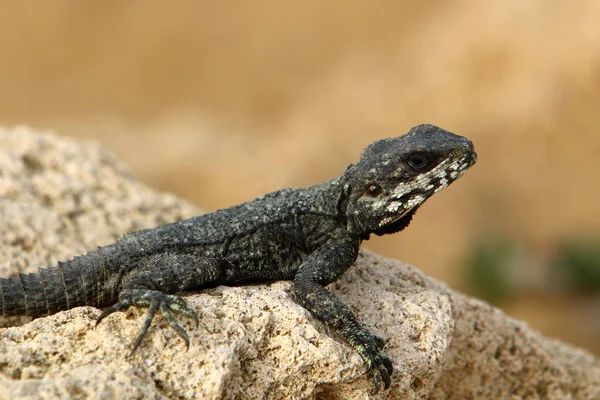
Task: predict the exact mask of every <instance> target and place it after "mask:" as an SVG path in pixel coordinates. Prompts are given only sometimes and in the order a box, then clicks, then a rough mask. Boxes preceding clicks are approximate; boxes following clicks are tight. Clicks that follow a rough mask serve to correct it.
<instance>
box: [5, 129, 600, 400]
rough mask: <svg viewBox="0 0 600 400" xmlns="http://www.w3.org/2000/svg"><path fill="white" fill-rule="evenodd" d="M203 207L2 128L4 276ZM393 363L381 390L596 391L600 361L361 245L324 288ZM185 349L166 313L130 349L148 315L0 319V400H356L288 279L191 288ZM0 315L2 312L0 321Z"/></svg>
mask: <svg viewBox="0 0 600 400" xmlns="http://www.w3.org/2000/svg"><path fill="white" fill-rule="evenodd" d="M196 213H199V210H197V209H195V208H194V207H192V206H191V205H189V204H188V203H185V202H184V201H181V200H178V199H176V198H175V197H173V196H170V195H165V194H160V193H156V192H154V191H152V190H151V189H149V188H147V187H145V186H143V185H141V184H139V183H137V182H135V180H134V179H133V178H132V177H131V176H130V175H129V174H128V172H127V169H126V168H125V167H124V166H123V164H122V163H120V162H119V161H118V160H117V159H116V158H115V157H114V156H112V155H110V154H109V153H107V152H106V151H104V150H102V148H101V147H100V146H98V145H95V144H90V143H81V142H77V141H73V140H69V139H64V138H59V137H55V136H52V135H48V134H38V133H35V132H32V131H30V130H28V129H26V128H16V129H10V130H7V129H4V130H2V129H0V275H2V276H6V275H11V276H14V275H15V274H17V273H18V272H33V271H35V270H36V269H37V267H39V266H47V265H51V264H54V263H56V261H58V260H60V259H66V258H69V257H72V256H74V255H76V254H80V253H83V252H85V251H87V250H89V249H92V248H94V247H95V246H97V245H104V244H107V243H109V242H111V241H113V240H114V239H116V238H117V237H118V236H120V235H121V234H123V233H124V232H126V231H131V230H137V229H142V228H146V227H151V226H156V225H159V224H162V223H165V222H168V221H172V220H176V219H180V218H185V217H189V216H192V215H194V214H196ZM331 290H332V291H333V292H335V293H336V294H337V295H338V296H339V297H341V298H342V299H343V300H344V301H345V302H346V304H348V305H349V306H350V307H351V308H352V309H353V310H354V311H355V312H356V313H357V314H358V316H359V318H360V319H361V320H362V321H363V322H365V323H366V324H367V325H368V326H369V327H370V328H371V329H372V330H373V331H374V332H375V333H377V334H378V335H380V336H383V337H388V338H389V342H388V345H387V349H388V353H389V355H390V356H391V358H392V359H393V360H394V362H395V364H394V366H395V373H394V376H393V384H392V388H391V389H390V390H389V391H387V392H385V393H381V394H380V395H379V396H378V397H380V398H390V399H422V398H430V399H521V398H532V399H535V398H544V399H563V398H564V399H596V398H600V363H599V362H598V360H596V359H595V358H594V357H593V356H592V355H590V354H588V353H586V352H585V351H583V350H579V349H576V348H573V347H571V346H569V345H566V344H563V343H560V342H558V341H554V340H550V339H547V338H544V337H542V336H540V335H539V334H537V333H536V332H534V331H532V330H531V329H529V328H528V327H527V325H526V324H525V323H523V322H519V321H515V320H513V319H510V318H508V317H507V316H505V315H504V314H503V313H502V312H501V311H499V310H497V309H495V308H493V307H490V306H489V305H487V304H485V303H483V302H480V301H478V300H475V299H471V298H467V297H465V296H463V295H461V294H459V293H456V292H454V291H452V290H450V289H448V288H447V287H446V286H444V285H443V284H441V283H439V282H437V281H435V280H433V279H431V278H428V277H427V276H425V275H424V274H423V273H422V272H420V271H419V270H418V269H416V268H414V267H411V266H408V265H404V264H402V263H400V262H398V261H394V260H389V259H384V258H382V257H379V256H376V255H374V254H372V253H369V252H367V251H363V252H362V253H361V255H360V257H359V259H358V261H357V262H356V264H355V265H354V266H353V267H351V268H350V270H349V271H347V272H346V273H345V274H344V275H343V276H342V278H341V279H340V280H339V281H338V282H336V283H334V284H332V285H331ZM187 299H188V301H189V302H190V304H191V305H192V307H194V308H195V309H196V310H198V311H199V312H200V313H201V318H202V323H201V325H200V327H199V328H198V329H197V330H193V328H192V326H189V325H188V328H189V329H190V336H191V340H192V346H191V348H190V349H189V351H187V352H186V351H185V347H184V345H183V344H182V341H181V340H180V339H179V338H178V337H177V335H176V334H175V333H174V331H173V330H171V329H165V327H166V324H165V322H164V321H163V320H162V318H160V317H158V318H157V319H156V324H155V325H154V326H153V327H152V328H151V330H150V332H149V334H148V335H147V338H146V340H145V341H144V343H143V345H142V346H141V348H140V349H139V350H138V352H137V353H136V354H135V355H134V356H132V357H128V353H129V350H130V346H131V343H132V340H133V339H134V338H135V336H136V334H137V332H138V329H139V327H140V323H141V321H142V318H143V314H144V310H137V309H135V310H130V311H128V312H126V313H117V314H114V315H112V316H111V317H109V318H108V319H107V320H106V322H103V323H102V324H101V325H100V326H99V327H97V328H95V329H94V320H95V318H96V317H97V316H98V314H99V310H97V309H94V308H91V307H79V308H75V309H73V310H69V311H64V312H61V313H58V314H56V315H53V316H50V317H46V318H39V319H37V320H35V321H32V322H29V323H26V324H23V322H24V321H23V318H21V319H14V318H13V319H11V320H9V319H7V318H4V319H3V320H2V321H1V322H2V323H3V325H2V326H8V325H11V324H12V325H15V324H16V325H19V324H21V326H12V327H8V328H2V329H0V399H70V398H75V399H77V398H81V399H83V398H102V399H170V398H180V399H220V398H225V399H283V398H291V399H298V398H308V399H364V398H368V397H369V395H368V389H369V388H370V382H369V381H368V380H367V379H366V377H365V375H364V366H363V364H362V362H361V360H360V357H359V356H358V355H357V354H356V353H355V352H353V351H352V350H351V349H350V347H349V346H348V345H346V344H345V343H344V342H343V341H341V340H340V339H339V338H337V337H331V336H330V332H328V329H327V328H326V327H325V326H324V325H323V324H322V323H320V322H318V321H316V320H315V319H314V318H312V317H311V316H310V314H309V313H308V312H307V311H306V310H304V309H303V308H302V307H300V306H299V305H297V304H296V303H295V302H294V301H293V300H292V298H291V295H290V284H289V282H275V283H271V284H266V285H251V286H246V287H222V286H220V287H216V288H212V289H207V290H204V291H202V292H201V293H195V294H190V295H188V296H187ZM0 320H1V318H0Z"/></svg>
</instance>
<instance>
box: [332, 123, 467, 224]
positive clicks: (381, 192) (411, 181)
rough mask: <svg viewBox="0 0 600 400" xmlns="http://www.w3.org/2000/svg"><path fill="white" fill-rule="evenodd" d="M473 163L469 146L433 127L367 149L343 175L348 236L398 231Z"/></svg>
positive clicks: (457, 137) (464, 140)
mask: <svg viewBox="0 0 600 400" xmlns="http://www.w3.org/2000/svg"><path fill="white" fill-rule="evenodd" d="M476 159H477V155H476V154H475V152H474V150H473V144H472V143H471V142H470V141H469V140H468V139H467V138H464V137H462V136H458V135H455V134H453V133H450V132H447V131H445V130H443V129H440V128H438V127H436V126H433V125H418V126H415V127H414V128H412V129H411V130H410V131H409V132H408V133H407V134H406V135H403V136H399V137H396V138H390V139H383V140H379V141H377V142H374V143H372V144H371V145H369V146H368V147H367V148H366V149H365V150H364V151H363V153H362V155H361V158H360V160H359V161H358V163H356V164H351V165H350V166H349V167H348V168H347V169H346V172H345V173H344V178H345V179H344V181H345V184H344V196H343V203H344V206H345V213H346V217H347V220H348V229H349V231H351V232H353V233H356V234H359V235H368V234H370V233H375V234H376V235H385V234H388V233H394V232H398V231H400V230H402V229H404V228H405V227H406V226H408V224H409V223H410V220H411V218H412V216H413V214H414V213H415V212H416V210H417V208H418V207H419V206H420V205H421V204H423V202H424V201H425V200H427V199H428V198H429V197H431V196H432V195H433V194H434V193H437V192H439V191H440V190H442V189H444V188H445V187H446V186H448V185H449V184H450V183H452V182H454V181H455V180H456V179H458V178H459V177H460V176H461V175H462V174H463V173H464V172H465V171H466V170H467V169H468V168H469V167H470V166H472V165H473V164H474V163H475V161H476Z"/></svg>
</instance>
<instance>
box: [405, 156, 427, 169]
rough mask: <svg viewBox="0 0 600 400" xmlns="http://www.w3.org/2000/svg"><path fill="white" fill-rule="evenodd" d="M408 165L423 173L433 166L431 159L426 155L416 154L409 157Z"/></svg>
mask: <svg viewBox="0 0 600 400" xmlns="http://www.w3.org/2000/svg"><path fill="white" fill-rule="evenodd" d="M407 163H408V165H409V166H410V167H411V168H413V169H415V170H417V171H422V170H424V169H427V168H428V167H429V166H430V165H431V158H430V157H429V156H428V155H427V154H424V153H415V154H412V155H411V156H410V157H408V160H407Z"/></svg>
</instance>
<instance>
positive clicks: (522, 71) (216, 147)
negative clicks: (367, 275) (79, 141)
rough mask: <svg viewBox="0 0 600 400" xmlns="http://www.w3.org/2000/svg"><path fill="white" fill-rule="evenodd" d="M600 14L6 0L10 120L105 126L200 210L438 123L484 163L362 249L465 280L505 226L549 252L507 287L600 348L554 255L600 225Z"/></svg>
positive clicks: (597, 309) (456, 5)
mask: <svg viewBox="0 0 600 400" xmlns="http://www.w3.org/2000/svg"><path fill="white" fill-rule="evenodd" d="M599 20H600V3H599V2H597V1H594V0H590V1H583V0H582V1H573V2H561V1H551V0H548V1H529V2H522V1H517V0H512V1H495V0H491V1H486V2H481V1H475V0H473V1H467V0H464V1H430V2H399V1H375V2H369V1H358V0H345V1H337V0H336V1H330V2H327V3H326V4H323V2H321V1H315V0H307V1H303V2H294V3H292V2H281V1H275V0H255V1H252V2H249V1H224V2H218V4H216V2H203V1H201V2H180V1H174V2H142V1H131V2H127V3H122V2H116V1H102V2H91V1H65V2H60V3H59V2H43V1H32V2H3V4H2V13H0V57H1V62H0V124H2V125H15V124H28V125H33V126H35V127H38V128H48V129H53V130H55V131H57V132H59V133H60V134H62V135H68V136H74V137H83V138H93V139H96V140H98V141H100V142H102V143H103V144H105V145H106V146H107V147H108V148H110V149H111V150H112V151H114V152H115V153H116V154H118V155H119V156H120V157H121V158H122V159H124V160H126V161H127V162H128V163H129V164H130V165H131V168H132V170H133V172H134V174H135V175H136V176H137V177H138V178H140V179H141V180H142V181H144V182H146V183H148V184H150V185H152V186H154V187H157V188H160V189H163V190H167V191H172V192H175V193H177V194H179V195H181V196H183V197H186V198H188V199H191V200H193V201H194V202H195V203H197V204H198V205H200V206H201V207H203V208H205V209H206V210H213V209H216V208H223V207H227V206H229V205H233V204H235V203H239V202H241V201H245V200H249V199H251V198H253V197H255V196H258V195H260V194H263V193H265V192H268V191H272V190H276V189H278V188H281V187H293V186H303V185H310V184H314V183H317V182H320V181H322V180H325V179H328V178H331V177H333V176H335V175H337V174H339V173H341V172H342V171H343V169H344V167H345V165H346V164H348V163H349V162H352V161H354V160H356V159H357V157H358V155H359V154H360V151H361V149H362V148H363V147H364V146H366V145H367V144H368V143H370V142H372V141H374V140H377V139H380V138H383V137H389V136H397V135H399V134H402V133H404V132H406V131H407V130H408V129H409V128H410V127H411V126H413V125H416V124H419V123H433V124H436V125H439V126H441V127H443V128H445V129H447V130H450V131H453V132H456V133H459V134H462V135H465V136H467V137H469V138H470V139H471V140H473V142H474V143H475V146H476V149H477V152H478V154H479V161H478V163H477V165H476V166H475V167H474V168H473V170H472V171H469V173H468V174H467V175H466V176H465V177H464V178H463V179H461V180H460V181H459V182H457V183H456V184H454V185H453V186H452V187H451V188H449V189H448V190H446V191H444V192H442V193H440V194H439V195H437V196H436V197H434V198H433V199H432V200H430V201H429V202H428V204H426V206H424V207H423V208H422V209H421V210H420V211H419V213H418V215H417V217H416V219H415V221H414V223H413V224H412V225H411V227H410V229H409V230H408V231H406V232H404V233H401V234H399V235H394V236H390V237H385V238H377V239H375V240H372V241H370V242H368V243H367V247H368V248H370V249H373V250H375V251H377V252H380V253H382V254H384V255H388V256H391V257H394V258H398V259H401V260H403V261H405V262H408V263H412V264H415V265H417V266H419V267H420V268H421V269H423V270H424V271H425V272H426V273H428V274H430V275H432V276H434V277H436V278H439V279H442V280H444V281H446V282H448V284H449V285H451V286H453V287H456V288H459V289H461V290H465V291H469V290H470V288H469V286H468V285H467V283H466V282H465V273H464V259H465V257H466V254H468V253H469V251H470V249H472V247H473V243H474V242H475V241H476V240H477V238H480V237H481V236H482V235H485V234H486V233H490V232H492V233H499V234H502V235H506V236H507V237H510V238H511V240H513V241H514V242H515V243H518V245H519V246H521V247H522V248H523V249H526V250H527V251H528V252H531V253H532V254H535V255H536V256H535V262H528V263H523V264H521V265H520V266H519V271H518V274H517V276H518V280H519V282H518V285H517V286H519V288H520V289H519V291H518V295H515V296H513V297H512V298H510V299H507V300H505V301H503V302H502V303H501V304H499V305H500V306H501V307H502V308H503V309H505V310H506V311H508V313H509V314H511V315H513V316H515V317H517V318H522V319H525V320H527V321H529V322H530V324H531V325H532V326H534V327H536V328H538V329H540V330H541V331H542V332H543V333H545V334H547V335H550V336H557V337H562V338H565V339H567V340H569V341H571V342H574V343H577V344H579V345H581V346H585V347H587V348H590V349H592V350H593V351H595V352H596V353H597V354H600V346H599V345H598V343H599V342H600V296H599V295H598V293H595V294H594V293H592V294H589V293H588V294H585V295H584V294H580V293H577V292H575V293H574V292H568V293H566V292H562V291H560V290H553V289H552V290H548V287H549V284H548V282H550V281H552V279H551V277H548V274H549V272H548V268H546V264H547V261H548V258H549V257H550V256H549V254H551V253H552V251H553V249H554V248H555V247H556V245H557V243H558V242H559V241H560V240H562V238H564V237H569V236H573V235H583V236H594V235H598V234H599V233H600V218H599V205H598V203H599V199H600V188H599V185H598V182H599V179H598V173H599V172H600V133H599V132H598V128H597V127H598V124H599V123H600V26H599V25H598V21H599ZM599 268H600V266H599Z"/></svg>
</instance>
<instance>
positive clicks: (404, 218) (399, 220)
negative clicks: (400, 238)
mask: <svg viewBox="0 0 600 400" xmlns="http://www.w3.org/2000/svg"><path fill="white" fill-rule="evenodd" d="M418 208H419V206H416V207H415V208H412V209H410V210H408V211H406V212H404V213H402V214H401V215H400V216H398V217H395V218H392V217H390V218H389V221H387V219H386V220H383V221H382V223H381V224H380V225H379V226H380V228H379V229H377V230H376V231H374V232H373V233H375V234H376V235H377V236H382V235H388V234H390V233H396V232H400V231H401V230H402V229H404V228H406V227H407V226H408V224H409V223H410V221H411V220H412V217H413V215H415V213H416V212H417V209H418Z"/></svg>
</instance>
